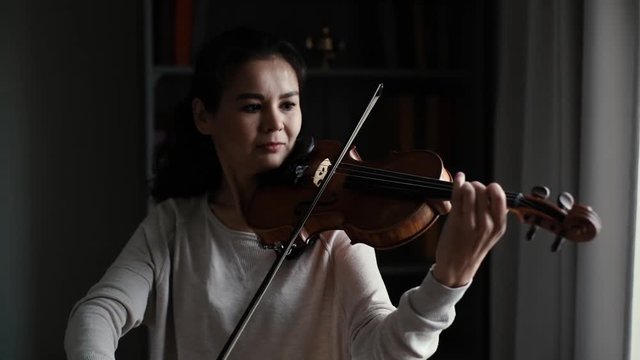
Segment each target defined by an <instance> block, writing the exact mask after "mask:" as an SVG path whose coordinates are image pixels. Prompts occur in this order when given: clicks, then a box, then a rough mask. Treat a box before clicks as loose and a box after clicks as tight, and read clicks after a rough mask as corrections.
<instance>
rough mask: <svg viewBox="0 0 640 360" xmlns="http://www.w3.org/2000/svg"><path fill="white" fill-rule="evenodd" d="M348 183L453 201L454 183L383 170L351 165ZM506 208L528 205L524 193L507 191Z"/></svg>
mask: <svg viewBox="0 0 640 360" xmlns="http://www.w3.org/2000/svg"><path fill="white" fill-rule="evenodd" d="M346 186H349V187H353V188H357V189H359V190H364V191H366V190H372V191H377V192H382V193H388V194H390V195H393V196H403V197H409V198H417V199H420V200H450V199H451V193H452V190H453V183H451V182H449V181H444V180H440V179H434V178H429V177H423V176H418V175H413V174H406V173H400V172H395V171H390V170H383V169H371V168H360V167H355V168H350V169H349V170H348V176H347V181H346ZM505 194H506V200H507V207H508V208H518V207H522V206H527V205H526V201H525V199H524V196H523V195H522V193H519V192H518V193H517V192H505Z"/></svg>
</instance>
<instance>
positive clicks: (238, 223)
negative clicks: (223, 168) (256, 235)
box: [209, 178, 255, 231]
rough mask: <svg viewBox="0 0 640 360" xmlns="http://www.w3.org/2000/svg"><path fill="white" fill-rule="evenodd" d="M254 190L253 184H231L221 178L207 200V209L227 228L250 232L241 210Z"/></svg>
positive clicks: (236, 182)
mask: <svg viewBox="0 0 640 360" xmlns="http://www.w3.org/2000/svg"><path fill="white" fill-rule="evenodd" d="M254 190H255V183H254V182H243V183H241V182H238V181H235V182H232V181H229V179H224V178H223V179H222V183H221V184H220V187H219V189H218V191H217V192H216V193H215V194H214V196H213V197H211V199H210V200H209V207H210V208H211V210H212V211H213V213H214V214H215V215H216V217H218V219H219V220H220V221H221V222H222V223H223V224H224V225H225V226H227V227H228V228H230V229H234V230H240V231H251V227H249V225H248V224H247V222H246V220H245V218H244V214H243V209H244V207H245V206H246V205H247V202H248V201H249V200H250V199H251V194H253V191H254Z"/></svg>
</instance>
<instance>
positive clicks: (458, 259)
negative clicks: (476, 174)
mask: <svg viewBox="0 0 640 360" xmlns="http://www.w3.org/2000/svg"><path fill="white" fill-rule="evenodd" d="M505 199H506V196H505V193H504V191H503V190H502V187H501V186H500V185H498V184H496V183H491V184H489V185H486V186H485V185H483V184H481V183H479V182H475V181H474V182H466V181H465V175H464V174H463V173H457V174H456V176H455V177H454V180H453V193H452V196H451V206H452V209H451V212H450V213H449V216H448V218H447V221H446V223H445V225H444V227H443V230H442V233H441V234H440V240H439V241H438V246H437V248H436V264H435V267H434V268H433V272H432V275H433V277H434V278H435V279H436V280H438V281H439V282H440V283H442V284H443V285H445V286H449V287H458V286H463V285H466V284H467V283H469V282H470V281H471V280H472V279H473V277H474V275H475V273H476V271H477V270H478V268H479V267H480V265H481V264H482V261H483V260H484V258H485V257H486V255H487V254H488V253H489V251H490V250H491V249H492V248H493V246H494V245H495V244H496V243H497V242H498V240H499V239H500V238H501V237H502V235H503V234H504V232H505V229H506V214H507V207H506V200H505Z"/></svg>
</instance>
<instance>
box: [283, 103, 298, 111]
mask: <svg viewBox="0 0 640 360" xmlns="http://www.w3.org/2000/svg"><path fill="white" fill-rule="evenodd" d="M280 107H281V108H282V109H283V110H285V111H290V110H293V108H295V107H296V103H294V102H293V101H286V102H284V103H282V105H280Z"/></svg>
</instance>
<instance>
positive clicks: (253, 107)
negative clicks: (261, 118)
mask: <svg viewBox="0 0 640 360" xmlns="http://www.w3.org/2000/svg"><path fill="white" fill-rule="evenodd" d="M260 109H261V106H260V104H248V105H245V106H243V107H242V111H244V112H248V113H256V112H258V111H260Z"/></svg>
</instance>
